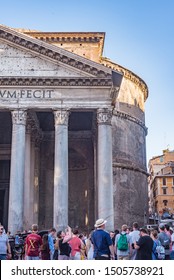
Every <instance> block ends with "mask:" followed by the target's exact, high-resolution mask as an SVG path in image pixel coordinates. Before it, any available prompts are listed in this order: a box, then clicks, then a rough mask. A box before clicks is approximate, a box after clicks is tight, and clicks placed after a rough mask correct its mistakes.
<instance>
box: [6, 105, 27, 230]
mask: <svg viewBox="0 0 174 280" xmlns="http://www.w3.org/2000/svg"><path fill="white" fill-rule="evenodd" d="M26 118H27V113H26V112H25V111H22V110H16V111H12V123H13V128H12V145H11V170H10V194H9V214H8V230H10V231H11V232H12V234H14V233H15V232H16V231H17V230H22V229H23V210H24V207H23V205H24V204H23V199H24V197H23V195H24V172H25V129H26Z"/></svg>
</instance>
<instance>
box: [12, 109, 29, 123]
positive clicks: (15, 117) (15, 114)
mask: <svg viewBox="0 0 174 280" xmlns="http://www.w3.org/2000/svg"><path fill="white" fill-rule="evenodd" d="M11 115H12V122H13V124H22V125H26V121H27V112H26V111H24V110H14V111H11Z"/></svg>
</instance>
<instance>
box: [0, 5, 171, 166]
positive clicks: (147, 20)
mask: <svg viewBox="0 0 174 280" xmlns="http://www.w3.org/2000/svg"><path fill="white" fill-rule="evenodd" d="M0 15H1V16H0V23H1V24H4V25H7V26H9V27H15V28H20V27H21V28H28V29H35V30H40V31H59V32H61V31H64V32H66V31H67V32H68V31H70V32H72V31H77V32H80V31H88V32H90V31H102V32H106V37H105V48H104V52H103V55H104V56H106V57H109V58H110V59H111V60H113V61H114V62H116V63H118V64H120V65H122V66H124V67H126V68H128V69H129V70H131V71H133V72H134V73H135V74H137V75H138V76H140V77H141V78H142V79H143V80H144V81H145V82H146V84H147V85H148V88H149V98H148V100H147V101H146V105H145V109H146V126H147V127H148V136H147V138H146V147H147V160H149V159H150V158H151V157H152V156H156V155H160V154H162V150H163V149H166V148H167V147H168V148H169V149H170V150H173V149H174V142H173V141H174V128H173V120H174V110H173V106H174V104H173V103H174V102H173V101H174V98H173V82H172V80H173V79H174V69H173V65H174V54H173V52H174V1H173V0H165V1H164V0H93V1H92V0H84V1H80V0H79V1H78V0H66V1H62V0H61V1H59V0H57V1H56V0H49V1H45V0H42V1H41V0H30V1H23V0H15V1H13V0H6V1H2V2H1V8H0Z"/></svg>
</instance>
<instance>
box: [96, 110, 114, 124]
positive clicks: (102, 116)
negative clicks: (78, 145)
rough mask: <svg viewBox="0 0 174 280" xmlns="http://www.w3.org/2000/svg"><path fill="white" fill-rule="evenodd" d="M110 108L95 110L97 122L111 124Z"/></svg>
mask: <svg viewBox="0 0 174 280" xmlns="http://www.w3.org/2000/svg"><path fill="white" fill-rule="evenodd" d="M111 120H112V109H107V108H101V109H98V110H97V123H98V124H106V125H111Z"/></svg>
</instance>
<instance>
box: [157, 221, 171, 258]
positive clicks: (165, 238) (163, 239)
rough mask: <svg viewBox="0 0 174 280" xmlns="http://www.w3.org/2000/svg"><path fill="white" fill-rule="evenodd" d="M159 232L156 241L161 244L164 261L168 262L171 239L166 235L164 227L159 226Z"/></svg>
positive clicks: (162, 225)
mask: <svg viewBox="0 0 174 280" xmlns="http://www.w3.org/2000/svg"><path fill="white" fill-rule="evenodd" d="M159 231H160V233H159V234H158V239H159V241H160V242H161V244H162V246H163V247H164V249H165V260H170V243H171V238H170V236H169V235H167V233H166V232H165V226H164V224H160V225H159Z"/></svg>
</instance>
